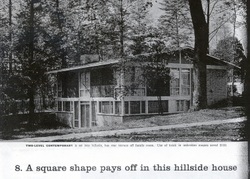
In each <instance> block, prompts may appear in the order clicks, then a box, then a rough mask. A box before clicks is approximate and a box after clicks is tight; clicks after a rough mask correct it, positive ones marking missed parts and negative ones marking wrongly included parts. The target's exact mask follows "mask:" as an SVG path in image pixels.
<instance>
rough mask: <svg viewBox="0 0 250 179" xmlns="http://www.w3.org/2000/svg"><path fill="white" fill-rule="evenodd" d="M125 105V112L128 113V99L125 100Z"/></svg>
mask: <svg viewBox="0 0 250 179" xmlns="http://www.w3.org/2000/svg"><path fill="white" fill-rule="evenodd" d="M124 106H125V114H128V113H129V111H128V101H125V103H124Z"/></svg>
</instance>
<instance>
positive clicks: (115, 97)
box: [49, 48, 228, 128]
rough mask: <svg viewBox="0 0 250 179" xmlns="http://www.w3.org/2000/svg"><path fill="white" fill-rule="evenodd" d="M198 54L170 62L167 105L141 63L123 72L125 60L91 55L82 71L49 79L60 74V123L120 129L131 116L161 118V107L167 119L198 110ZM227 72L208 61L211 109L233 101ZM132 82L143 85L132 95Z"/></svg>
mask: <svg viewBox="0 0 250 179" xmlns="http://www.w3.org/2000/svg"><path fill="white" fill-rule="evenodd" d="M192 51H193V50H192V49H189V48H186V49H183V50H182V51H181V54H182V55H181V56H179V55H178V54H179V53H178V54H177V55H174V54H175V53H173V54H172V56H168V57H166V58H168V59H166V61H167V63H166V67H167V68H168V69H169V76H170V80H169V82H168V83H167V84H162V85H165V86H164V89H165V91H164V93H163V94H161V103H159V95H158V94H155V93H153V92H152V89H149V87H148V85H147V84H146V82H144V83H142V82H139V81H140V80H139V78H140V79H142V78H141V77H140V76H141V75H140V74H141V73H142V63H139V62H138V63H137V62H136V61H132V60H130V62H129V61H128V62H126V63H127V64H130V65H128V66H129V68H126V70H117V69H118V68H119V67H118V66H120V62H119V60H107V61H99V60H97V59H98V58H97V57H96V58H93V56H92V58H88V56H87V55H85V56H83V61H84V62H83V64H82V65H80V66H75V67H70V68H64V69H60V70H54V71H51V72H49V74H57V99H56V103H57V111H56V113H57V117H58V118H59V119H60V120H62V121H63V122H64V123H67V124H68V125H69V126H71V127H75V128H78V127H79V128H80V127H92V126H105V125H115V124H119V123H122V122H123V121H124V120H126V119H127V118H131V116H133V117H136V116H142V115H153V114H158V113H159V104H161V106H162V112H163V113H178V112H184V111H187V110H188V109H189V108H190V107H191V106H192V91H193V87H192V81H193V80H192V79H193V77H192V69H193V65H192V58H190V56H192ZM188 54H189V55H188ZM190 54H191V55H190ZM227 66H228V64H227V63H226V62H224V61H222V60H219V59H217V58H215V57H212V56H209V55H208V56H207V100H208V104H209V105H211V104H214V103H216V102H218V101H220V100H223V99H225V98H227ZM121 71H122V72H121ZM131 80H132V81H134V82H138V85H134V89H132V90H131V89H130V91H133V92H129V93H128V92H126V89H125V88H126V86H128V85H129V84H131ZM134 82H133V83H134ZM121 94H122V95H121Z"/></svg>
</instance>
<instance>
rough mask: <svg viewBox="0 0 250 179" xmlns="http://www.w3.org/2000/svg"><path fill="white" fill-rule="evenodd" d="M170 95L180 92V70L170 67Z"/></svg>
mask: <svg viewBox="0 0 250 179" xmlns="http://www.w3.org/2000/svg"><path fill="white" fill-rule="evenodd" d="M170 77H171V81H170V95H171V96H176V95H179V94H180V70H179V69H170Z"/></svg>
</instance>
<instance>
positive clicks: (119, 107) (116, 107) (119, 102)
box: [115, 101, 121, 114]
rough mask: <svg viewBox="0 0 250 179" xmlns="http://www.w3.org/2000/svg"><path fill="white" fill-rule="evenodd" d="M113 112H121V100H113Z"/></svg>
mask: <svg viewBox="0 0 250 179" xmlns="http://www.w3.org/2000/svg"><path fill="white" fill-rule="evenodd" d="M115 114H121V101H116V102H115Z"/></svg>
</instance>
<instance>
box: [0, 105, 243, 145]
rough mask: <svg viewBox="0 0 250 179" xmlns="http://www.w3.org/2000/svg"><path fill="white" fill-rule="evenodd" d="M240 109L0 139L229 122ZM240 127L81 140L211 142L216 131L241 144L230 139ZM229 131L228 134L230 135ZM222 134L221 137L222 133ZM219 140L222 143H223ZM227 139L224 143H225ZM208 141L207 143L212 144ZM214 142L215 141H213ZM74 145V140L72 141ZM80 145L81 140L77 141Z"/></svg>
mask: <svg viewBox="0 0 250 179" xmlns="http://www.w3.org/2000/svg"><path fill="white" fill-rule="evenodd" d="M243 111H244V110H243V108H242V107H227V108H220V109H205V110H201V111H196V112H189V113H181V114H172V115H158V116H152V117H149V118H144V119H136V120H135V119H130V120H127V121H125V122H124V123H123V124H120V125H116V126H106V127H94V128H91V129H84V128H81V129H73V128H63V127H60V128H57V129H38V130H35V131H27V130H24V129H22V130H21V129H19V128H17V129H11V130H9V131H6V130H5V131H4V130H2V131H1V132H0V138H2V139H4V140H11V139H21V138H30V137H46V136H55V135H65V134H72V133H85V132H94V131H108V130H116V129H129V128H141V127H142V128H143V127H153V126H164V125H171V124H181V123H194V122H205V121H214V120H223V119H231V118H236V117H241V116H244V112H243ZM242 126H243V124H238V123H236V124H226V125H225V124H223V125H216V126H201V127H190V128H185V129H171V130H166V131H156V132H147V133H133V134H130V135H124V136H113V137H110V138H105V137H103V138H101V137H98V138H95V137H91V138H89V139H87V138H85V139H82V140H83V141H117V140H119V141H164V140H166V141H175V140H178V141H182V140H183V141H186V140H189V139H191V140H192V141H195V140H204V139H206V140H209V137H211V138H212V139H213V136H212V135H213V134H215V131H214V130H217V129H218V130H219V131H221V133H216V134H217V135H219V136H221V137H220V138H219V137H218V140H231V139H232V140H234V138H236V140H241V138H240V137H239V138H237V137H235V136H234V135H236V136H238V129H239V128H242ZM230 130H231V131H230ZM223 132H224V133H223ZM223 136H225V137H224V139H223ZM227 136H228V139H227ZM212 139H211V140H212ZM214 140H217V139H214ZM72 141H75V139H72ZM80 141H81V140H80Z"/></svg>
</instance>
